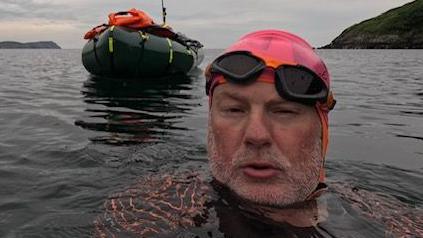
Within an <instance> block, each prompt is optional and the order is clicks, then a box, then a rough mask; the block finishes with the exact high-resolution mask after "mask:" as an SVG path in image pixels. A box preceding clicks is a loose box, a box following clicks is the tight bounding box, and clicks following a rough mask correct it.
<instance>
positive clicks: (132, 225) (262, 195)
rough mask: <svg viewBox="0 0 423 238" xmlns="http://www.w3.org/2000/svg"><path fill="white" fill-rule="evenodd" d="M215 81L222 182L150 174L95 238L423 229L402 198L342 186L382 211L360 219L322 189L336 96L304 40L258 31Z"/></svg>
mask: <svg viewBox="0 0 423 238" xmlns="http://www.w3.org/2000/svg"><path fill="white" fill-rule="evenodd" d="M206 79H207V82H206V93H207V94H208V95H209V107H210V111H209V119H208V132H209V134H208V154H209V162H210V168H211V173H212V176H213V180H212V181H211V182H210V183H207V182H206V181H204V180H202V179H201V178H200V177H201V176H199V175H196V174H193V173H191V172H189V171H188V172H187V173H185V174H184V173H180V171H179V172H178V173H174V174H172V175H166V176H163V175H162V174H155V175H154V176H151V177H148V178H143V179H142V180H141V181H139V182H138V183H137V184H135V185H133V186H131V187H129V188H128V189H127V190H126V191H124V192H122V193H118V194H116V195H114V196H111V197H110V198H109V199H108V200H107V201H106V202H105V204H104V206H105V209H106V211H105V212H104V214H103V215H102V216H100V217H98V219H97V221H96V222H95V236H96V237H133V236H136V237H231V238H232V237H233V238H235V237H266V238H269V237H383V236H386V234H388V233H386V231H385V228H384V226H383V225H380V224H379V223H384V224H385V225H386V227H387V228H386V230H388V231H389V232H392V234H395V235H396V234H398V235H403V234H419V235H420V234H423V232H422V231H421V229H420V230H419V229H418V225H417V224H419V222H421V221H422V219H423V218H422V217H421V215H420V216H417V215H416V216H412V217H413V219H414V221H416V222H415V223H412V222H409V221H410V219H409V218H408V217H405V218H404V216H398V214H409V209H408V207H405V206H404V207H403V208H399V207H398V205H396V207H397V208H398V209H397V210H392V209H390V208H392V207H393V206H392V204H395V201H394V202H393V201H392V200H389V199H387V200H383V199H381V198H380V196H375V195H374V194H371V193H366V192H364V191H358V189H357V188H355V189H351V188H349V189H348V190H346V189H345V188H343V187H342V186H337V187H338V188H339V190H340V191H341V194H346V195H347V198H350V199H345V200H347V201H349V200H350V201H349V202H350V203H351V204H352V206H353V207H354V206H355V207H360V206H362V207H365V206H366V205H367V204H370V205H371V206H373V207H377V208H378V210H377V211H376V210H375V211H374V212H369V211H372V210H369V209H368V208H369V207H365V208H366V209H367V211H368V212H367V214H364V215H365V216H363V217H361V216H351V215H350V214H354V213H350V212H348V211H347V210H346V209H348V208H345V207H344V205H343V204H342V202H340V201H339V199H337V198H336V197H334V196H326V195H324V196H319V195H321V193H322V192H323V191H324V190H325V189H326V186H325V185H324V179H325V173H324V157H325V154H326V149H327V145H328V113H329V111H330V110H331V109H332V108H333V106H334V104H335V101H334V99H333V96H332V93H331V91H330V77H329V73H328V71H327V68H326V66H325V64H324V63H323V61H322V60H321V59H320V58H319V57H318V56H317V54H316V53H315V52H314V51H313V49H312V47H311V46H310V45H309V44H308V43H306V42H305V41H304V40H302V39H301V38H299V37H297V36H295V35H292V34H290V33H287V32H283V31H277V30H266V31H258V32H253V33H251V34H248V35H246V36H244V37H242V38H241V39H240V40H239V41H237V42H236V43H235V44H233V45H232V46H230V47H229V48H228V49H227V50H226V51H225V52H224V53H223V54H222V55H221V56H219V57H218V58H217V59H216V60H214V61H213V62H212V63H211V64H210V65H209V66H208V68H207V69H206ZM363 198H365V199H366V202H362V201H364V199H363ZM326 204H329V206H327V205H326ZM357 204H358V205H357ZM386 208H388V209H386ZM399 212H401V213H399ZM375 214H376V215H378V216H375ZM379 215H380V216H379ZM382 215H383V216H382ZM375 218H378V220H375ZM380 218H384V219H385V220H383V219H380ZM381 220H382V221H381ZM398 221H401V225H398ZM404 221H406V222H404ZM378 222H379V223H378ZM407 224H408V226H407ZM409 224H411V225H409ZM416 227H417V228H416ZM404 237H406V236H404Z"/></svg>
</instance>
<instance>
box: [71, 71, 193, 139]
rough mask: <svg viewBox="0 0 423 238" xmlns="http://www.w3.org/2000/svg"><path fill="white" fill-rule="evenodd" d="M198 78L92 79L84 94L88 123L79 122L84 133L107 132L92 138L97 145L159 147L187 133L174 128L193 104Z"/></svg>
mask: <svg viewBox="0 0 423 238" xmlns="http://www.w3.org/2000/svg"><path fill="white" fill-rule="evenodd" d="M192 78H194V76H191V77H190V76H185V75H172V76H166V77H162V78H145V79H138V80H136V81H135V80H117V79H105V78H98V77H90V78H88V80H87V81H85V82H84V85H83V89H82V91H81V93H82V94H83V95H84V102H86V103H87V108H86V109H85V112H87V114H88V115H87V117H86V119H83V120H77V121H75V125H77V126H80V127H82V128H84V129H88V130H92V131H97V132H107V133H106V134H104V133H102V135H95V136H93V137H91V138H90V140H91V141H93V142H97V143H105V144H114V145H128V144H138V143H157V142H161V141H162V140H163V139H165V138H167V137H169V136H171V135H173V134H175V133H177V131H181V130H182V131H183V130H186V128H180V127H176V126H174V124H175V123H176V122H178V121H180V120H181V119H182V118H183V116H184V114H185V113H187V111H190V110H191V109H192V106H193V104H192V103H191V104H190V103H189V102H190V101H191V102H192V100H190V99H191V97H192V96H191V95H190V93H189V91H190V90H191V89H192V85H191V82H192Z"/></svg>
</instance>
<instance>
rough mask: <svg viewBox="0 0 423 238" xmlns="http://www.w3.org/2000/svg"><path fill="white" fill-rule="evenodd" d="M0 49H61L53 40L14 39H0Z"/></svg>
mask: <svg viewBox="0 0 423 238" xmlns="http://www.w3.org/2000/svg"><path fill="white" fill-rule="evenodd" d="M0 49H61V48H60V46H59V45H57V44H56V43H54V42H53V41H37V42H28V43H20V42H16V41H0Z"/></svg>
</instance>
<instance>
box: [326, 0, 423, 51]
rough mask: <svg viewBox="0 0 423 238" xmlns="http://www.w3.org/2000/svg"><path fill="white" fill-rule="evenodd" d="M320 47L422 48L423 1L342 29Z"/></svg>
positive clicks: (417, 1) (417, 0) (420, 0)
mask: <svg viewBox="0 0 423 238" xmlns="http://www.w3.org/2000/svg"><path fill="white" fill-rule="evenodd" d="M321 48H323V49H423V0H416V1H413V2H410V3H407V4H405V5H404V6H402V7H398V8H394V9H391V10H389V11H387V12H385V13H383V14H381V15H379V16H377V17H375V18H371V19H368V20H365V21H363V22H361V23H359V24H356V25H353V26H351V27H349V28H347V29H346V30H344V31H343V32H342V33H341V35H339V36H338V37H336V38H335V39H334V40H333V41H332V42H331V43H330V44H328V45H326V46H323V47H321Z"/></svg>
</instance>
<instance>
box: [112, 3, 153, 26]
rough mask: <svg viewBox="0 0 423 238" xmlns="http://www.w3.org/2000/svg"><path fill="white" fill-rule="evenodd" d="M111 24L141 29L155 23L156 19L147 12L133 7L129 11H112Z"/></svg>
mask: <svg viewBox="0 0 423 238" xmlns="http://www.w3.org/2000/svg"><path fill="white" fill-rule="evenodd" d="M109 25H114V26H126V27H129V28H133V29H141V28H145V27H149V26H152V25H154V21H153V19H152V18H151V17H150V16H149V15H148V14H147V13H145V12H143V11H141V10H137V9H135V8H132V9H131V10H129V11H127V12H117V13H110V14H109Z"/></svg>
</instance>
